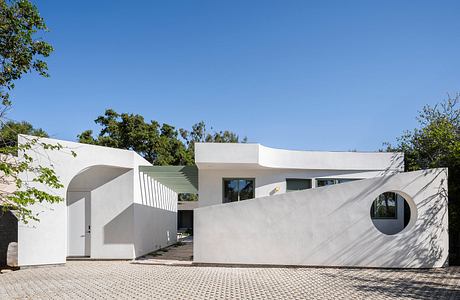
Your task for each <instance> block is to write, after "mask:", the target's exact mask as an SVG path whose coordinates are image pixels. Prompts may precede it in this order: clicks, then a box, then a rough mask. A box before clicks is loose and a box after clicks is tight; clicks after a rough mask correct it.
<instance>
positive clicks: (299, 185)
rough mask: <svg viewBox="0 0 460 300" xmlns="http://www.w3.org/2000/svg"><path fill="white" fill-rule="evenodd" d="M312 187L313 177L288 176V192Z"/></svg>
mask: <svg viewBox="0 0 460 300" xmlns="http://www.w3.org/2000/svg"><path fill="white" fill-rule="evenodd" d="M307 189H311V179H297V178H286V192H292V191H300V190H307Z"/></svg>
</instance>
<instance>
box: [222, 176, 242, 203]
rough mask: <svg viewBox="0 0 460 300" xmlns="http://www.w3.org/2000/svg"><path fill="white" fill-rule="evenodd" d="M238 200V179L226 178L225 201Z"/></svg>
mask: <svg viewBox="0 0 460 300" xmlns="http://www.w3.org/2000/svg"><path fill="white" fill-rule="evenodd" d="M234 201H238V180H233V179H224V199H223V201H222V202H223V203H228V202H234Z"/></svg>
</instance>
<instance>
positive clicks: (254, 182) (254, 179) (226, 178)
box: [221, 177, 256, 204]
mask: <svg viewBox="0 0 460 300" xmlns="http://www.w3.org/2000/svg"><path fill="white" fill-rule="evenodd" d="M225 180H238V181H239V180H252V183H253V185H254V188H253V189H254V193H253V196H254V197H253V198H255V197H256V178H255V177H222V181H221V182H222V203H224V204H225V203H233V202H240V201H245V200H248V199H244V200H240V191H239V189H240V187H239V182H238V200H237V201H230V202H224V199H225ZM253 198H249V199H253Z"/></svg>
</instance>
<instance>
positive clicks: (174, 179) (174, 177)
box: [139, 166, 198, 194]
mask: <svg viewBox="0 0 460 300" xmlns="http://www.w3.org/2000/svg"><path fill="white" fill-rule="evenodd" d="M139 171H140V172H142V173H144V174H146V175H147V176H149V177H151V178H153V179H155V180H157V181H158V182H160V183H161V184H163V185H165V186H167V187H168V188H170V189H172V190H173V191H175V192H176V193H178V194H182V193H183V194H198V168H197V167H196V166H139Z"/></svg>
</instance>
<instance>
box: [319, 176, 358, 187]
mask: <svg viewBox="0 0 460 300" xmlns="http://www.w3.org/2000/svg"><path fill="white" fill-rule="evenodd" d="M362 179H363V178H315V187H323V186H330V185H336V184H341V183H347V182H351V181H356V180H362ZM319 180H333V181H334V183H333V184H327V185H322V186H319V185H318V181H319ZM339 180H346V181H345V182H338V181H339Z"/></svg>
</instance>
